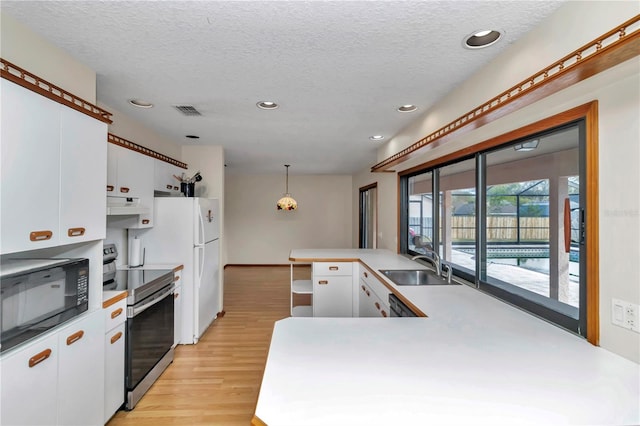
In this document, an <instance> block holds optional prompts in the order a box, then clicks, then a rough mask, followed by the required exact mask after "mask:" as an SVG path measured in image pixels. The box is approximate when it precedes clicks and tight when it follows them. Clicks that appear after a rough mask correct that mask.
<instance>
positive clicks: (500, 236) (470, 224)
mask: <svg viewBox="0 0 640 426" xmlns="http://www.w3.org/2000/svg"><path fill="white" fill-rule="evenodd" d="M475 226H476V218H475V216H453V217H452V218H451V237H452V241H453V242H465V241H475V239H476V230H475ZM487 241H489V242H492V241H494V242H514V243H515V242H518V219H517V218H516V217H515V216H489V217H488V218H487ZM548 241H549V218H548V217H521V218H520V242H536V243H537V242H548Z"/></svg>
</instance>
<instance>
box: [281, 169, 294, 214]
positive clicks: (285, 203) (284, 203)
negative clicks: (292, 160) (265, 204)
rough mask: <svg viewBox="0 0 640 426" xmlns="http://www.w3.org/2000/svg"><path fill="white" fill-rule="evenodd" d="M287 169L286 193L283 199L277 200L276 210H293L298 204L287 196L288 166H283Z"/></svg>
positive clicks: (289, 195)
mask: <svg viewBox="0 0 640 426" xmlns="http://www.w3.org/2000/svg"><path fill="white" fill-rule="evenodd" d="M284 166H285V167H286V168H287V184H286V185H287V186H286V190H285V191H286V192H285V194H284V197H282V198H280V199H279V200H278V203H277V204H276V206H277V207H278V210H295V209H297V208H298V202H297V201H296V200H294V199H293V197H291V194H289V166H290V165H289V164H285V165H284Z"/></svg>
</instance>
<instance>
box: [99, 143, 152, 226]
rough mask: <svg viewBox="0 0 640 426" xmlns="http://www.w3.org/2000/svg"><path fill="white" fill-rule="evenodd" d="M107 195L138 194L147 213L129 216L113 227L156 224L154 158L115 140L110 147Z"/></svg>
mask: <svg viewBox="0 0 640 426" xmlns="http://www.w3.org/2000/svg"><path fill="white" fill-rule="evenodd" d="M107 151H108V154H107V185H106V188H107V196H108V197H119V198H137V199H138V200H139V204H140V205H141V206H144V207H147V209H148V210H147V213H143V214H136V215H134V216H131V217H127V219H126V220H124V221H123V222H121V223H120V224H117V225H116V224H115V223H110V225H113V226H114V227H123V228H150V227H152V226H153V185H154V159H153V158H151V157H149V156H147V155H143V154H140V153H138V152H135V151H133V150H130V149H128V148H124V147H121V146H119V145H115V144H112V143H109V144H108V147H107Z"/></svg>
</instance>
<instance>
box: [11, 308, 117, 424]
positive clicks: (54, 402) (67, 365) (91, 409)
mask: <svg viewBox="0 0 640 426" xmlns="http://www.w3.org/2000/svg"><path fill="white" fill-rule="evenodd" d="M103 339H104V320H103V316H102V312H100V311H95V312H93V313H90V314H87V315H85V316H83V317H81V318H80V319H78V320H75V321H72V322H71V323H70V324H68V325H66V326H63V327H62V328H60V329H57V330H55V331H53V332H51V333H49V334H46V335H45V336H43V337H41V338H38V339H36V340H35V341H33V342H31V343H27V344H26V345H24V346H20V347H17V348H15V349H13V350H11V351H10V352H9V353H8V354H3V356H2V358H1V359H0V369H1V370H0V371H1V374H2V393H1V395H2V396H1V398H2V400H1V401H0V402H1V404H2V410H1V414H0V420H1V424H3V425H56V424H57V425H65V426H67V425H99V424H103V415H102V413H103V392H104V390H103V389H104V376H103V374H104V367H103V364H104V348H103V344H104V340H103Z"/></svg>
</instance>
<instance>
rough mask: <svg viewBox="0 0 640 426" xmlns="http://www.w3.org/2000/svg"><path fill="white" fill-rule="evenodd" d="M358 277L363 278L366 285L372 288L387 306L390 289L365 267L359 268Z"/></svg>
mask: <svg viewBox="0 0 640 426" xmlns="http://www.w3.org/2000/svg"><path fill="white" fill-rule="evenodd" d="M360 269H361V270H360V279H361V280H363V281H364V282H365V283H367V285H368V286H369V287H370V288H371V290H373V292H374V293H375V294H376V296H378V298H380V300H382V301H383V302H384V304H385V305H386V306H387V308H388V307H389V293H391V290H389V289H388V288H387V286H385V285H384V284H383V283H381V282H380V280H379V279H378V278H376V276H375V275H373V273H371V271H369V270H368V269H367V268H365V267H362V268H360Z"/></svg>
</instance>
